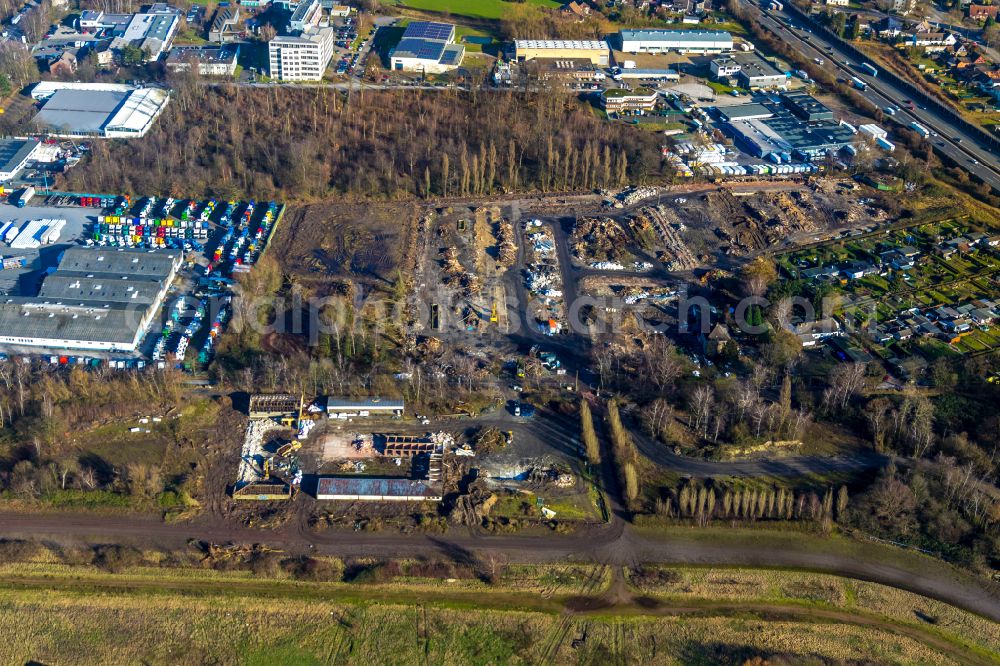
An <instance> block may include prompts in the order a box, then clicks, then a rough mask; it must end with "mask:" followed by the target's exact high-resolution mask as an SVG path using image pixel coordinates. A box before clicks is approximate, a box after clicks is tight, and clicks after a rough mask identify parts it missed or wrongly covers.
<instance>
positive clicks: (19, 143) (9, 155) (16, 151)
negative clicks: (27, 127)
mask: <svg viewBox="0 0 1000 666" xmlns="http://www.w3.org/2000/svg"><path fill="white" fill-rule="evenodd" d="M38 143H39V141H38V139H0V173H10V172H13V171H14V170H16V169H17V168H18V167H20V166H21V163H22V162H24V161H25V160H26V159H28V156H29V155H31V153H32V152H33V151H34V150H35V149H36V148H37V147H38Z"/></svg>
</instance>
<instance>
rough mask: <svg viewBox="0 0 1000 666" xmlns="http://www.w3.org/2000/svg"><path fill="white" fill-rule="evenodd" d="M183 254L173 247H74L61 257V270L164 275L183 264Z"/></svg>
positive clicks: (144, 275)
mask: <svg viewBox="0 0 1000 666" xmlns="http://www.w3.org/2000/svg"><path fill="white" fill-rule="evenodd" d="M180 260H181V255H180V254H179V253H178V252H172V251H169V250H139V249H134V248H108V249H105V248H100V249H95V248H83V247H71V248H69V249H67V250H66V251H65V252H63V255H62V259H60V260H59V268H58V273H62V274H67V273H70V274H73V273H80V274H85V275H89V274H95V275H96V274H108V273H111V274H113V275H117V276H119V277H120V276H122V275H130V276H133V277H145V278H155V279H160V280H162V279H164V278H166V277H167V276H169V275H170V273H171V272H172V271H173V270H174V268H175V267H176V266H178V265H179V263H180Z"/></svg>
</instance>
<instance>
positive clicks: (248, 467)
mask: <svg viewBox="0 0 1000 666" xmlns="http://www.w3.org/2000/svg"><path fill="white" fill-rule="evenodd" d="M276 429H277V428H276V427H275V425H274V423H273V422H271V421H269V420H268V419H251V420H250V421H249V422H248V423H247V430H246V435H245V436H244V438H243V450H242V451H241V452H240V467H239V472H238V475H237V476H238V478H237V479H236V482H237V485H240V484H246V483H251V482H253V481H257V480H258V479H260V478H261V476H262V475H261V471H260V470H261V467H260V464H261V463H262V462H263V458H264V457H265V456H264V440H265V438H266V437H267V434H268V433H269V432H271V431H272V430H276Z"/></svg>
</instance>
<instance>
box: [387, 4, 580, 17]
mask: <svg viewBox="0 0 1000 666" xmlns="http://www.w3.org/2000/svg"><path fill="white" fill-rule="evenodd" d="M526 3H527V4H531V5H537V6H539V7H548V8H550V9H555V8H558V7H560V6H561V4H562V3H560V2H556V0H526ZM396 4H398V5H399V6H400V7H409V8H410V9H419V10H421V11H425V12H448V13H449V14H452V15H453V16H468V17H470V18H479V19H501V18H503V16H504V13H505V12H508V11H510V10H511V9H512V8H513V7H516V6H517V4H518V3H514V2H505V1H504V0H398V1H397V3H396Z"/></svg>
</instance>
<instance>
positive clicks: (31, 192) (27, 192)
mask: <svg viewBox="0 0 1000 666" xmlns="http://www.w3.org/2000/svg"><path fill="white" fill-rule="evenodd" d="M33 196H35V188H33V187H30V186H29V187H26V188H24V191H23V192H21V196H19V197H18V198H17V207H18V208H24V207H25V206H27V205H28V202H29V201H31V198H32V197H33Z"/></svg>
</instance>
